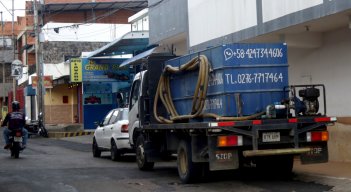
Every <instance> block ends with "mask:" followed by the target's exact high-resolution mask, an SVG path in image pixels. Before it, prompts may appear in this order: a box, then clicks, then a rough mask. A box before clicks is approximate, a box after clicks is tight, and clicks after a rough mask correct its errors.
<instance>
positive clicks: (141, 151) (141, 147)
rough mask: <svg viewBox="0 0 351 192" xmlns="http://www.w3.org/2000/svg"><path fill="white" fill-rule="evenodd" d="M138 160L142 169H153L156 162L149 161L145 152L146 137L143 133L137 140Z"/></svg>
mask: <svg viewBox="0 0 351 192" xmlns="http://www.w3.org/2000/svg"><path fill="white" fill-rule="evenodd" d="M136 162H137V164H138V167H139V169H140V170H142V171H147V170H151V169H153V168H154V165H155V163H154V162H149V161H148V159H147V157H146V154H145V139H144V136H143V135H142V134H141V135H139V136H138V139H137V141H136Z"/></svg>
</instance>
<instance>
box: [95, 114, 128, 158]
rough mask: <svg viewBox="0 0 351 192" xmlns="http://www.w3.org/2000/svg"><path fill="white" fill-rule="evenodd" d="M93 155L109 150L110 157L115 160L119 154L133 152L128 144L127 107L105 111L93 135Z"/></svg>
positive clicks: (97, 155) (99, 154)
mask: <svg viewBox="0 0 351 192" xmlns="http://www.w3.org/2000/svg"><path fill="white" fill-rule="evenodd" d="M92 148H93V156H94V157H100V156H101V152H103V151H110V152H111V159H112V160H113V161H116V160H118V159H119V158H120V156H121V155H123V154H125V153H130V152H133V150H132V148H131V146H130V144H129V133H128V108H117V109H113V110H111V111H110V112H108V113H107V115H106V116H105V118H104V119H103V121H102V122H100V123H98V127H97V128H96V130H95V133H94V137H93V145H92Z"/></svg>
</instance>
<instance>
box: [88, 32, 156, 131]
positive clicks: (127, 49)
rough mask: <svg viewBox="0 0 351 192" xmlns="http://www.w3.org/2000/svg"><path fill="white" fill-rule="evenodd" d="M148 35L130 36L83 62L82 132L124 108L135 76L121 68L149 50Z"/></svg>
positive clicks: (102, 49)
mask: <svg viewBox="0 0 351 192" xmlns="http://www.w3.org/2000/svg"><path fill="white" fill-rule="evenodd" d="M148 42H149V40H148V33H147V32H130V33H127V34H126V35H125V36H123V37H122V38H120V39H117V40H115V41H113V42H111V43H109V44H107V45H106V46H104V47H102V48H100V49H99V50H96V51H94V52H93V53H91V54H90V55H88V56H87V57H86V58H82V78H83V83H82V84H83V86H82V89H83V90H82V105H83V123H84V128H85V129H95V128H96V124H95V122H101V120H102V119H103V117H104V116H105V115H106V114H107V113H108V111H110V110H111V109H114V108H117V107H125V105H126V104H127V103H128V102H127V101H128V94H129V88H130V85H131V82H132V80H133V77H134V74H133V71H132V69H130V68H129V67H128V66H124V67H121V66H120V64H121V63H122V62H123V61H125V60H126V59H127V58H128V57H124V56H126V55H130V56H132V55H135V54H137V53H138V51H141V50H143V49H145V48H146V47H147V46H148Z"/></svg>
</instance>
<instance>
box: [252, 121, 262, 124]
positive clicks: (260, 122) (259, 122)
mask: <svg viewBox="0 0 351 192" xmlns="http://www.w3.org/2000/svg"><path fill="white" fill-rule="evenodd" d="M261 124H262V120H253V121H252V125H261Z"/></svg>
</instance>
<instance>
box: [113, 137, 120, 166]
mask: <svg viewBox="0 0 351 192" xmlns="http://www.w3.org/2000/svg"><path fill="white" fill-rule="evenodd" d="M120 157H121V152H120V151H119V150H118V148H117V145H116V142H115V141H114V140H113V139H112V140H111V160H112V161H117V160H118V159H119V158H120Z"/></svg>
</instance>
